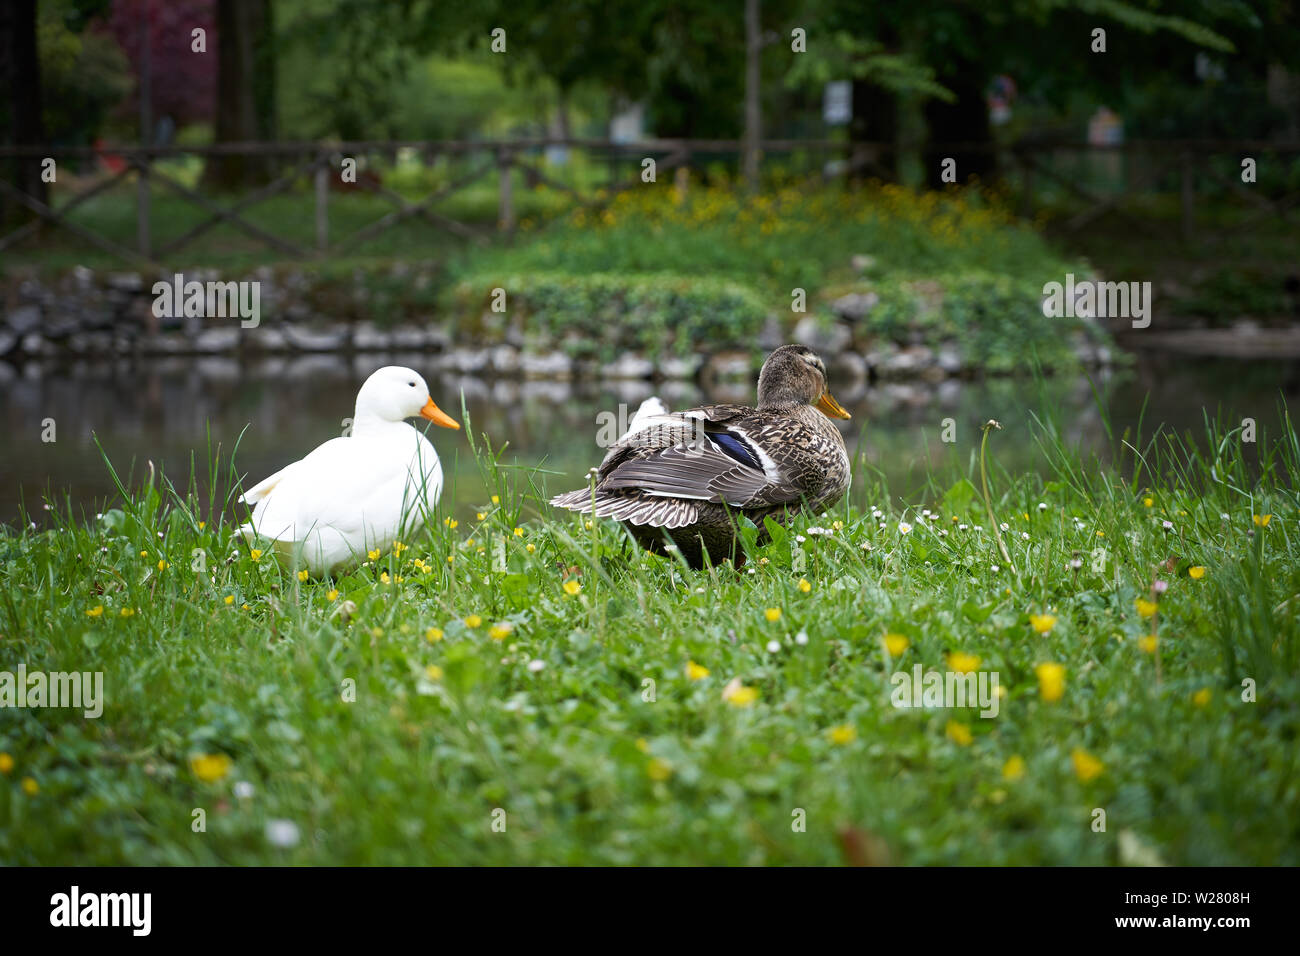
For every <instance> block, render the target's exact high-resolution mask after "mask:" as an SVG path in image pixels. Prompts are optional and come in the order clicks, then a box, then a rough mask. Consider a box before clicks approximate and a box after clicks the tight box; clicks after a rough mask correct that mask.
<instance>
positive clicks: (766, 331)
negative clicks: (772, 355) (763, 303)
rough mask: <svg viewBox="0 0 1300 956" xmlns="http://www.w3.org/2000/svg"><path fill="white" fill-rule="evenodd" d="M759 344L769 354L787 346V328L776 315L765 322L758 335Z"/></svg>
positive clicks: (770, 316)
mask: <svg viewBox="0 0 1300 956" xmlns="http://www.w3.org/2000/svg"><path fill="white" fill-rule="evenodd" d="M758 344H759V347H760V348H762V349H763V350H764V351H767V352H770V351H772V350H773V349H777V348H780V347H781V346H782V345H785V344H786V341H785V328H784V327H783V326H782V325H781V320H780V319H778V318H777V317H776V316H774V315H769V316H768V317H767V319H766V320H765V321H764V322H763V329H762V331H761V332H759V333H758Z"/></svg>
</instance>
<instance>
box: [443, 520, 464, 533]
mask: <svg viewBox="0 0 1300 956" xmlns="http://www.w3.org/2000/svg"><path fill="white" fill-rule="evenodd" d="M442 523H443V524H445V525H446V526H447V527H448V528H451V529H452V530H453V531H454V530H455V529H456V528H457V527H458V526H459V525H460V522H459V521H457V520H456V519H455V518H443V519H442Z"/></svg>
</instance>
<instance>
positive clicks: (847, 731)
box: [830, 724, 858, 746]
mask: <svg viewBox="0 0 1300 956" xmlns="http://www.w3.org/2000/svg"><path fill="white" fill-rule="evenodd" d="M830 737H831V743H833V744H839V745H841V746H843V745H844V744H851V743H853V741H855V740H857V739H858V728H856V727H854V726H853V725H852V724H839V725H838V726H836V727H832V728H831V729H830Z"/></svg>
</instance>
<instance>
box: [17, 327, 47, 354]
mask: <svg viewBox="0 0 1300 956" xmlns="http://www.w3.org/2000/svg"><path fill="white" fill-rule="evenodd" d="M22 348H23V351H24V352H26V353H27V354H28V355H53V354H54V347H53V346H52V345H50V343H49V342H47V341H45V336H43V335H39V334H38V333H36V332H28V333H27V334H26V335H24V336H23V337H22Z"/></svg>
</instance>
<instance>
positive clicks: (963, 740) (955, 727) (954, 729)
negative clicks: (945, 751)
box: [943, 720, 974, 747]
mask: <svg viewBox="0 0 1300 956" xmlns="http://www.w3.org/2000/svg"><path fill="white" fill-rule="evenodd" d="M943 732H944V734H945V735H946V736H947V737H948V739H949V740H951V741H952V742H953V743H955V744H957V745H958V746H959V747H969V746H970V744H971V741H972V740H973V739H974V738H973V737H971V733H970V727H968V726H967V725H966V724H963V723H961V722H960V721H956V720H950V721H948V726H947V727H945V728H944V731H943Z"/></svg>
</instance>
